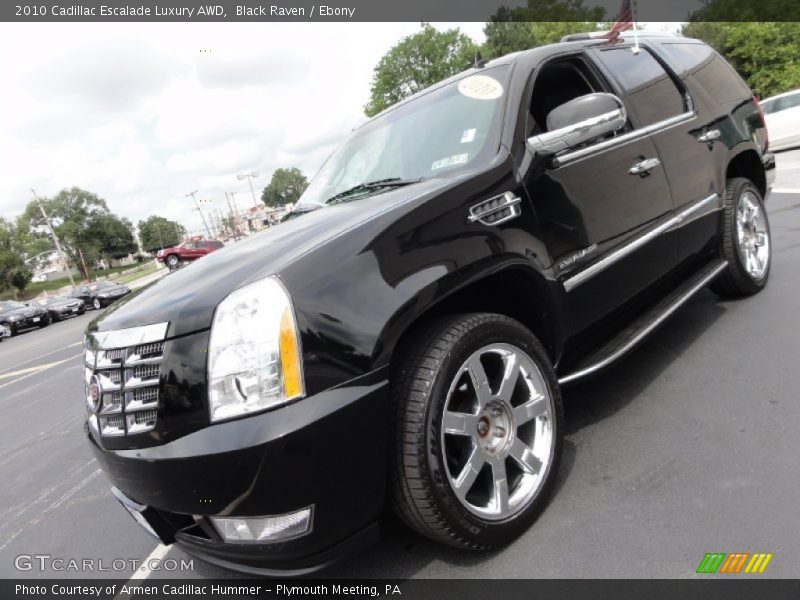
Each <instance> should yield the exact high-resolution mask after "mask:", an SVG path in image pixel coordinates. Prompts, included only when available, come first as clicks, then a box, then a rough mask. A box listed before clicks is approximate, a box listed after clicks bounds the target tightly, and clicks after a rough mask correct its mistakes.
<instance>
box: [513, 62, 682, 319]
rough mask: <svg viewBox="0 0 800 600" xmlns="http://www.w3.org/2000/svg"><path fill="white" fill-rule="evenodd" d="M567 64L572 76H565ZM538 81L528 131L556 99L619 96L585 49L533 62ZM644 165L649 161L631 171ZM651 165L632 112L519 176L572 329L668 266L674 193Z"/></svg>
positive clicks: (654, 157) (653, 152) (653, 151)
mask: <svg viewBox="0 0 800 600" xmlns="http://www.w3.org/2000/svg"><path fill="white" fill-rule="evenodd" d="M570 67H574V69H575V70H576V73H577V74H570ZM536 77H537V79H536V82H535V83H534V86H533V93H532V108H531V119H533V121H534V125H533V127H531V128H530V129H531V133H534V134H536V133H538V132H541V131H543V130H545V127H546V123H545V121H546V115H547V114H549V112H550V111H551V110H552V109H553V108H555V107H556V106H557V105H560V104H562V103H563V102H566V101H568V100H570V99H572V98H574V97H578V96H580V95H583V94H585V93H591V92H597V91H600V92H603V91H606V92H612V93H617V94H618V95H619V90H617V89H614V88H612V87H611V86H610V84H609V81H608V79H607V78H606V77H604V76H603V75H602V73H601V72H599V71H598V70H597V69H596V66H595V65H593V64H592V62H591V59H590V58H589V57H588V56H587V55H584V54H581V55H577V56H575V57H568V58H558V59H556V60H555V61H552V62H551V63H549V64H547V65H544V66H542V67H540V69H539V73H538V74H537V76H536ZM581 80H583V81H584V83H585V86H584V85H582V84H581ZM567 92H569V93H567ZM551 97H552V100H551ZM623 100H624V97H623ZM646 161H650V162H649V164H651V165H654V166H652V167H651V168H649V169H644V170H641V171H637V169H640V168H641V165H642V164H643V163H645V162H646ZM533 164H535V161H534V163H533ZM659 165H660V158H659V154H658V150H657V148H656V146H655V144H654V143H653V140H652V139H651V138H650V137H649V135H647V132H646V131H643V130H641V129H640V128H639V124H638V123H637V122H636V121H635V120H634V119H633V118H631V119H630V122H629V124H628V126H627V128H626V129H625V130H623V131H621V132H619V133H618V134H617V135H616V136H614V137H611V138H610V139H605V140H600V141H598V142H596V143H594V144H590V145H589V146H587V147H584V148H581V149H579V150H575V151H569V152H566V153H562V154H560V155H558V156H556V157H555V160H554V161H553V162H552V164H550V165H548V166H547V167H546V168H544V169H543V170H541V169H537V168H535V167H534V168H531V169H529V171H528V173H527V174H526V175H525V180H526V188H527V189H528V192H529V194H530V196H531V199H532V201H533V204H534V208H535V210H536V213H537V215H538V216H539V219H540V220H541V222H542V226H543V236H544V238H545V242H546V244H547V246H548V249H549V250H550V253H551V255H552V258H553V261H554V271H555V274H556V276H557V277H558V278H559V280H560V281H561V282H562V283H563V285H564V290H565V292H566V303H567V307H568V311H569V314H570V326H571V327H570V328H571V333H577V332H579V331H582V330H583V329H585V328H586V327H588V326H589V325H591V324H593V323H595V322H597V321H599V320H600V319H602V318H603V317H604V316H606V315H608V314H609V313H611V312H612V311H614V310H615V309H616V308H618V307H620V306H621V305H623V304H624V303H625V302H626V301H628V300H629V299H631V298H632V297H634V296H635V295H636V294H638V293H639V292H641V291H643V290H645V289H646V288H647V287H648V286H650V285H651V284H652V283H653V282H655V281H656V280H658V279H659V278H660V277H661V276H662V275H664V274H665V273H666V272H668V271H669V270H670V269H671V268H673V267H674V264H675V247H674V240H672V241H668V240H667V239H666V237H665V236H664V235H662V232H661V229H660V228H662V227H663V225H664V224H665V222H667V221H668V220H669V219H670V218H671V216H672V199H671V198H670V194H669V188H668V186H667V180H666V177H665V175H664V170H663V169H662V168H661V167H660V166H659Z"/></svg>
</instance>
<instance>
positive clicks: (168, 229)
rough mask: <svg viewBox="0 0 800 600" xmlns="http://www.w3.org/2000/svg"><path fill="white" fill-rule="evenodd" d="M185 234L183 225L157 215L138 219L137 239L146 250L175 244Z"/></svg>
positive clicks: (150, 250)
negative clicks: (141, 219)
mask: <svg viewBox="0 0 800 600" xmlns="http://www.w3.org/2000/svg"><path fill="white" fill-rule="evenodd" d="M185 236H186V229H185V228H184V227H183V225H181V224H180V223H176V222H175V221H170V220H169V219H165V218H164V217H160V216H158V215H152V216H150V217H147V218H146V219H145V220H144V221H139V241H140V242H141V244H142V248H143V249H144V250H146V251H147V252H155V251H156V250H160V249H161V248H169V247H170V246H176V245H178V244H180V242H181V240H182V239H183V238H184V237H185Z"/></svg>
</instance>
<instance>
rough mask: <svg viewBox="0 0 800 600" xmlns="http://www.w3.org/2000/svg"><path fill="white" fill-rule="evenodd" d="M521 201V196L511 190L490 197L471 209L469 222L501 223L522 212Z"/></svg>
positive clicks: (492, 224)
mask: <svg viewBox="0 0 800 600" xmlns="http://www.w3.org/2000/svg"><path fill="white" fill-rule="evenodd" d="M520 202H521V201H520V198H519V197H518V196H515V195H514V194H512V193H511V192H506V193H505V194H500V195H499V196H495V197H494V198H489V199H488V200H484V201H483V202H481V203H480V204H476V205H475V206H473V207H472V208H470V209H469V217H468V219H469V222H470V223H475V222H476V221H477V222H479V223H483V224H484V225H491V226H495V225H500V224H501V223H505V222H507V221H510V220H511V219H515V218H517V217H518V216H520V215H521V214H522V208H521V207H520Z"/></svg>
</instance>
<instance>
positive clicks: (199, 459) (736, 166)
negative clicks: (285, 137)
mask: <svg viewBox="0 0 800 600" xmlns="http://www.w3.org/2000/svg"><path fill="white" fill-rule="evenodd" d="M773 174H774V159H773V157H772V156H771V155H770V154H769V153H768V151H767V132H766V129H765V127H764V121H763V117H762V115H761V113H760V110H759V107H758V103H757V101H756V100H755V98H754V97H753V94H752V92H751V91H750V90H749V89H748V88H747V86H746V85H745V84H744V82H743V81H742V80H741V79H740V78H739V76H738V75H737V74H736V73H735V72H734V71H733V70H732V69H731V68H730V66H729V65H728V64H727V63H726V62H725V61H724V60H723V59H722V58H721V57H720V56H719V55H718V54H716V53H715V52H714V51H713V50H712V49H711V48H709V47H708V46H706V45H704V44H702V43H700V42H696V41H694V40H689V39H684V38H674V37H645V38H642V40H641V48H640V49H639V51H638V52H637V51H636V49H635V48H632V47H631V44H630V43H629V42H628V41H626V40H623V41H621V42H619V43H617V44H610V45H609V44H604V43H603V42H600V41H597V40H581V41H568V42H564V43H561V44H555V45H551V46H546V47H541V48H536V49H533V50H529V51H526V52H521V53H517V54H514V55H510V56H507V57H504V58H500V59H497V60H493V61H491V62H488V63H484V64H478V65H477V66H476V67H475V68H473V69H470V70H468V71H466V72H464V73H462V74H460V75H457V76H455V77H452V78H450V79H448V80H447V81H444V82H442V83H440V84H438V85H435V86H433V87H431V88H429V89H426V90H424V91H422V92H420V93H418V94H416V95H415V96H413V97H411V98H409V99H407V100H405V101H402V102H400V103H398V104H397V105H395V106H393V107H392V108H390V109H388V110H387V111H385V112H384V113H382V114H381V115H379V116H377V117H375V118H374V119H372V120H371V121H369V122H368V123H366V124H365V125H363V126H362V127H360V128H359V129H357V130H356V131H355V132H354V133H353V134H352V136H351V137H350V138H349V140H348V141H347V142H345V143H344V145H343V146H342V147H341V148H340V149H339V150H337V151H336V152H335V153H334V154H333V155H332V156H331V157H330V158H329V159H328V161H327V162H326V163H325V164H324V165H323V166H322V168H321V169H320V171H319V172H318V173H317V175H316V176H315V178H314V179H313V181H312V183H311V185H310V186H309V188H308V189H307V191H306V192H305V194H304V195H303V197H302V198H301V200H300V201H299V203H298V205H297V206H296V207H295V210H294V211H293V212H292V213H291V214H290V215H289V216H288V218H287V219H286V220H285V221H284V222H283V223H281V224H280V225H279V226H277V227H275V228H273V229H271V230H269V231H266V232H264V233H262V234H259V235H255V236H253V237H252V238H249V239H247V240H245V241H242V242H239V243H237V244H235V245H233V246H231V247H228V248H224V249H222V250H219V251H218V252H214V253H213V254H210V255H209V256H208V257H207V258H205V259H204V260H202V261H198V262H197V263H194V264H192V265H190V266H188V267H187V268H186V269H183V270H181V271H178V272H176V273H174V274H172V275H170V276H169V277H167V278H165V279H163V280H161V281H159V282H157V283H155V284H154V285H152V286H151V287H149V288H147V289H145V290H144V291H142V292H140V293H138V294H136V295H133V296H132V297H130V298H128V299H126V300H125V301H123V302H120V303H119V304H117V305H115V306H114V307H113V308H112V309H110V310H109V311H107V312H106V313H104V314H103V315H101V316H100V317H98V319H97V320H95V321H94V322H93V323H92V324H91V325H90V327H89V330H88V331H87V335H86V340H85V344H86V375H85V376H86V398H87V409H88V417H87V422H86V434H87V437H88V440H89V442H90V444H91V447H92V449H93V451H94V454H95V456H96V457H97V460H98V461H99V463H100V464H101V465H102V468H103V470H104V471H105V472H106V474H107V475H108V477H109V478H110V479H111V481H112V483H113V486H114V487H113V488H112V491H113V493H114V495H115V496H116V497H117V499H118V500H120V502H121V503H122V504H123V505H124V506H125V507H126V508H127V509H128V510H129V512H131V513H132V514H133V515H134V516H135V518H136V519H137V521H139V522H140V523H141V524H142V525H143V526H144V527H145V528H146V529H147V530H148V531H150V532H151V533H153V534H154V535H155V536H156V537H158V538H159V539H160V540H161V541H163V542H164V543H165V544H169V543H172V542H177V543H178V544H180V545H181V546H182V547H184V548H185V549H186V550H187V551H188V552H190V553H193V554H195V555H197V556H200V557H202V558H204V559H205V560H207V561H210V562H212V563H215V564H219V565H223V566H227V567H230V568H234V569H238V570H240V571H244V572H250V573H266V574H269V573H283V574H286V573H293V574H301V573H305V572H309V571H310V570H313V569H315V568H319V567H321V566H324V565H327V564H329V563H331V562H332V561H334V560H335V559H338V558H341V557H342V556H345V555H348V554H350V553H353V552H356V551H357V550H359V549H360V548H363V547H365V546H366V545H368V544H369V543H372V542H373V541H374V540H375V539H376V537H377V535H378V526H377V523H378V519H379V517H380V516H381V514H382V512H383V511H384V508H385V506H386V505H387V504H389V505H391V506H392V507H393V508H394V510H395V511H396V512H397V514H398V515H399V516H400V518H401V519H402V520H403V521H404V522H405V523H407V524H408V525H409V526H410V527H412V528H413V529H415V530H416V531H418V532H419V533H421V534H423V535H426V536H428V537H430V538H433V539H434V540H439V541H441V542H444V543H447V544H451V545H454V546H457V547H461V548H468V549H477V550H480V549H489V548H494V547H497V546H499V545H502V544H505V543H507V542H509V541H510V540H512V539H513V538H514V537H515V536H517V535H519V534H520V533H521V532H523V531H524V530H525V528H526V527H528V526H529V525H530V524H531V523H532V522H533V521H534V519H535V518H536V516H537V514H538V513H539V512H540V511H541V510H542V509H543V507H544V505H545V502H546V499H547V497H548V495H549V494H550V492H551V491H552V488H553V482H554V480H555V477H556V472H557V470H558V465H559V459H560V457H561V453H562V439H563V435H564V421H563V415H562V405H561V396H560V391H559V390H560V388H561V387H562V386H564V385H567V384H569V383H572V382H574V381H577V380H580V379H582V378H585V377H588V376H591V375H593V374H594V373H597V372H598V371H600V370H601V369H603V368H604V367H605V366H607V365H608V364H610V363H612V362H613V361H614V360H616V359H617V358H619V357H620V356H622V355H624V354H625V353H626V352H627V351H628V350H630V349H631V348H632V347H634V346H635V345H636V344H637V343H638V342H639V341H640V340H641V339H643V338H644V337H645V336H646V335H647V334H648V333H650V332H651V331H653V330H654V329H655V328H656V327H657V326H658V325H659V324H661V323H662V322H663V321H664V320H665V319H666V318H667V317H669V316H670V315H671V314H672V313H673V312H674V311H676V310H677V309H678V308H679V307H680V306H681V305H682V304H683V303H685V302H686V300H687V299H688V298H690V297H691V296H692V295H693V294H694V293H696V292H697V291H699V290H701V289H702V288H703V287H704V286H706V284H710V285H711V287H712V289H714V290H715V291H717V292H719V293H720V294H724V295H728V296H737V295H749V294H754V293H756V292H758V291H759V290H761V289H762V288H763V287H764V286H765V285H766V283H767V277H768V275H769V268H770V251H771V245H770V233H769V225H768V221H767V214H766V212H765V206H764V200H765V198H766V195H767V192H768V189H769V187H770V185H771V181H772V179H773Z"/></svg>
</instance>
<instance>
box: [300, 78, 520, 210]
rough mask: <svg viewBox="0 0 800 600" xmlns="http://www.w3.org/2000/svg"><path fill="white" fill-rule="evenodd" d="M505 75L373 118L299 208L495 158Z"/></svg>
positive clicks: (462, 82)
mask: <svg viewBox="0 0 800 600" xmlns="http://www.w3.org/2000/svg"><path fill="white" fill-rule="evenodd" d="M507 76H508V67H507V66H501V67H495V68H492V69H486V70H485V71H484V72H483V73H481V74H480V75H470V76H468V77H464V78H462V79H459V80H458V81H454V82H452V83H450V84H448V85H445V86H443V87H441V88H438V89H436V90H433V91H431V92H429V93H427V94H424V95H423V96H420V97H419V98H417V99H415V100H412V101H411V102H409V103H407V104H404V105H401V106H399V107H397V108H395V109H393V110H390V111H389V112H388V113H386V114H384V115H383V116H381V117H378V118H377V119H375V120H373V121H370V122H369V123H367V124H366V125H364V126H363V127H361V128H360V129H358V130H356V131H355V133H353V135H352V136H351V137H350V139H348V140H347V141H346V142H345V143H344V144H343V145H342V146H341V147H340V148H339V149H338V150H336V152H334V153H333V154H332V155H331V157H330V158H329V159H328V160H327V161H326V162H325V164H324V165H323V166H322V168H321V169H320V170H319V172H318V173H317V174H316V176H315V177H314V179H313V180H312V181H311V184H310V185H309V186H308V189H307V190H306V191H305V193H304V194H303V195H302V197H301V198H300V200H299V201H298V204H297V208H296V210H297V209H300V210H303V209H309V208H319V207H320V206H324V205H325V204H327V203H328V201H329V200H331V199H332V198H334V197H336V196H337V195H340V194H342V192H347V191H348V190H351V189H352V188H355V187H356V186H361V185H363V184H368V183H371V182H376V181H377V182H383V181H385V180H394V181H395V182H410V181H417V180H420V179H425V178H428V177H434V176H440V175H445V174H446V175H450V174H452V172H453V171H455V170H458V169H463V168H464V167H466V166H467V165H469V164H471V163H473V162H475V161H476V160H479V159H480V158H485V157H489V156H492V155H494V153H496V152H497V147H498V143H499V130H500V120H501V119H502V116H503V115H502V113H503V111H502V107H503V105H504V103H505V93H506V81H507V79H508V77H507ZM392 185H393V183H392V182H391V181H389V182H387V185H386V186H385V187H375V188H367V189H363V190H359V191H361V192H362V193H367V192H375V191H377V190H380V189H385V188H386V187H391V186H392ZM348 197H350V196H348ZM352 197H353V198H355V197H360V195H357V196H356V195H354V196H352ZM337 201H340V198H337Z"/></svg>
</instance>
